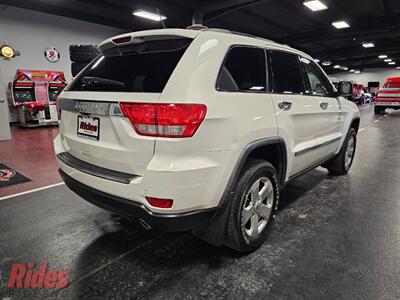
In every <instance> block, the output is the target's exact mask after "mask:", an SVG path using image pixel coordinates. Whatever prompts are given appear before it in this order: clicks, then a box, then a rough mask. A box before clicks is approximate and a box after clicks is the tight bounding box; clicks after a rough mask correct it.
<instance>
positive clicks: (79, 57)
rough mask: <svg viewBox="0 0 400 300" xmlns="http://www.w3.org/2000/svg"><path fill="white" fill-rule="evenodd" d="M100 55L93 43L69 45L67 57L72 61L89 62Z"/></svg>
mask: <svg viewBox="0 0 400 300" xmlns="http://www.w3.org/2000/svg"><path fill="white" fill-rule="evenodd" d="M99 55H100V50H99V49H98V48H97V46H94V45H71V46H69V57H70V59H71V61H72V62H77V63H89V62H91V61H92V60H93V59H95V58H96V57H97V56H99Z"/></svg>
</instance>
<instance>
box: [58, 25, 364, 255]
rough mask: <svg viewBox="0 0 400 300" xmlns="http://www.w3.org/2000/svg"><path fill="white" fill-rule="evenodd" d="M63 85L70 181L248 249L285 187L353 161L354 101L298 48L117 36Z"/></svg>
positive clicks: (177, 36)
mask: <svg viewBox="0 0 400 300" xmlns="http://www.w3.org/2000/svg"><path fill="white" fill-rule="evenodd" d="M99 48H100V50H101V52H102V55H101V56H100V57H99V58H97V59H95V60H94V61H93V62H92V63H90V64H89V65H88V66H87V67H86V68H85V69H84V70H82V72H81V73H80V74H79V75H78V76H77V77H76V78H75V79H74V80H73V81H72V82H71V84H70V85H69V86H68V87H67V88H66V89H65V90H64V91H63V92H62V94H61V95H60V97H59V110H60V113H61V123H60V134H59V135H58V136H57V138H56V139H55V141H54V146H55V152H56V155H57V159H58V162H59V165H60V173H61V175H62V177H63V179H64V181H65V183H66V184H67V186H68V187H69V188H70V189H71V190H73V191H74V192H76V193H77V194H78V195H80V196H81V197H82V198H84V199H86V200H87V201H89V202H91V203H93V204H95V205H97V206H100V207H102V208H105V209H107V210H110V211H113V212H116V213H118V214H120V215H124V216H128V217H134V218H137V219H138V220H139V222H140V223H141V224H142V225H143V226H144V227H145V228H148V229H149V228H154V229H159V230H166V231H185V230H191V231H192V232H193V233H194V234H195V235H196V236H198V237H200V238H202V239H204V240H206V241H208V242H210V243H212V244H214V245H222V244H225V245H227V246H229V247H231V248H233V249H236V250H238V251H241V252H250V251H253V250H255V249H257V248H258V247H259V246H260V245H261V244H262V243H263V242H264V241H265V239H266V237H267V234H268V231H269V228H270V227H271V222H272V220H273V218H274V216H275V213H276V211H277V208H278V199H279V191H280V189H282V188H283V187H284V186H285V184H287V183H288V182H289V181H290V180H292V179H293V178H296V177H297V176H298V175H301V174H303V173H305V172H306V171H309V170H312V169H313V168H315V167H318V166H321V165H322V166H324V167H326V168H327V169H328V170H329V171H330V173H331V174H335V175H342V174H346V173H347V172H348V170H349V169H350V167H351V164H352V161H353V156H354V152H355V146H356V134H357V130H358V126H359V122H360V119H359V112H358V109H357V107H356V105H355V104H354V103H352V102H350V101H347V100H345V99H344V98H343V97H341V95H345V94H350V93H351V83H347V82H344V83H342V84H340V86H339V91H336V90H335V89H334V87H333V86H332V84H331V83H330V82H329V80H328V78H327V76H326V75H325V73H324V72H323V71H322V70H321V68H320V67H319V66H318V65H317V64H315V63H314V61H313V59H312V58H311V57H310V56H308V55H307V54H304V53H303V52H300V51H297V50H295V49H292V48H290V47H288V46H286V45H280V44H277V43H274V42H272V41H269V40H264V39H260V38H254V37H250V36H247V35H243V34H237V33H232V32H229V31H223V30H201V31H199V30H185V29H163V30H151V31H142V32H134V33H130V34H124V35H120V36H117V37H113V38H110V39H108V40H106V41H104V42H103V43H101V44H100V46H99Z"/></svg>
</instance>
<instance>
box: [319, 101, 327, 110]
mask: <svg viewBox="0 0 400 300" xmlns="http://www.w3.org/2000/svg"><path fill="white" fill-rule="evenodd" d="M319 107H321V108H322V109H327V108H328V103H327V102H321V103H320V104H319Z"/></svg>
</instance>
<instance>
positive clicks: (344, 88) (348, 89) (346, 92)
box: [338, 81, 353, 97]
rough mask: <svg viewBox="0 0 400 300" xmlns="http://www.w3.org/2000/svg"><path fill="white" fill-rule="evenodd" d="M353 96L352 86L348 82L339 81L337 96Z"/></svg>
mask: <svg viewBox="0 0 400 300" xmlns="http://www.w3.org/2000/svg"><path fill="white" fill-rule="evenodd" d="M352 94H353V84H352V83H351V82H350V81H341V82H339V85H338V96H343V97H347V96H351V95H352Z"/></svg>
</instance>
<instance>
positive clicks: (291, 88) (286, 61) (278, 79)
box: [270, 51, 304, 94]
mask: <svg viewBox="0 0 400 300" xmlns="http://www.w3.org/2000/svg"><path fill="white" fill-rule="evenodd" d="M270 57H271V68H272V74H273V80H272V89H273V92H275V93H284V94H302V93H304V84H303V76H302V72H301V69H300V63H299V58H298V56H297V55H294V54H290V53H286V52H280V51H271V52H270Z"/></svg>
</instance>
